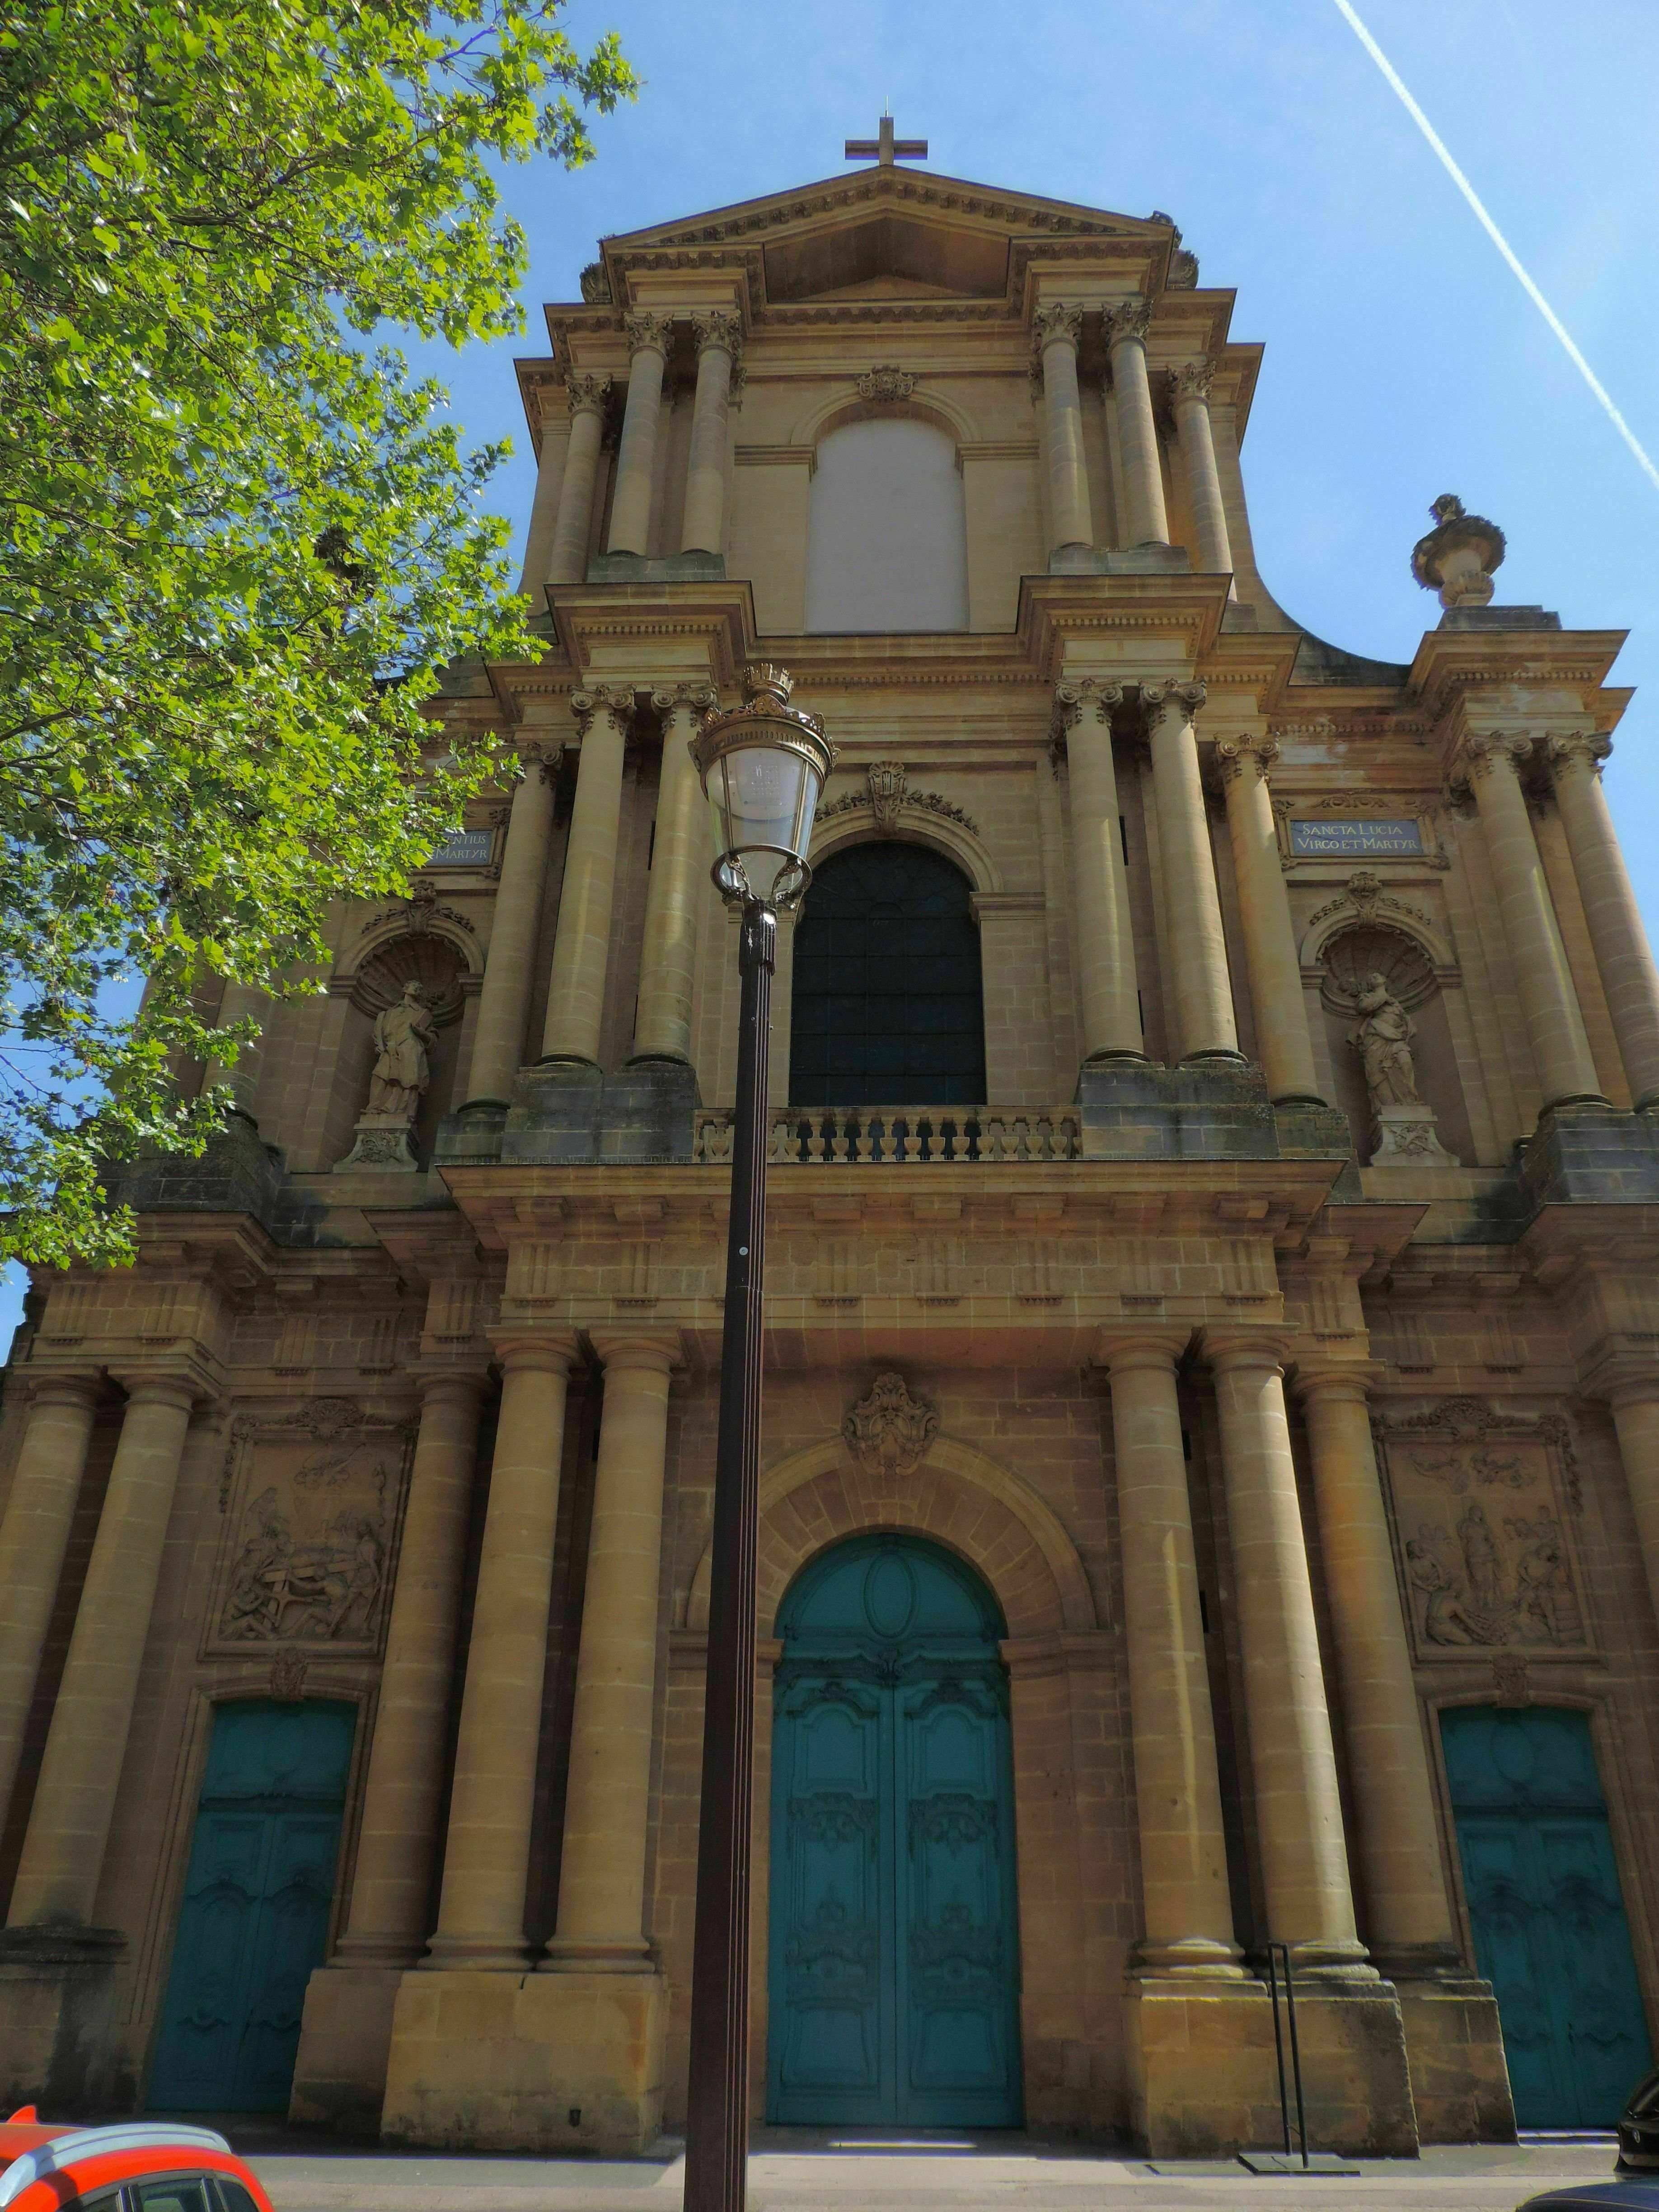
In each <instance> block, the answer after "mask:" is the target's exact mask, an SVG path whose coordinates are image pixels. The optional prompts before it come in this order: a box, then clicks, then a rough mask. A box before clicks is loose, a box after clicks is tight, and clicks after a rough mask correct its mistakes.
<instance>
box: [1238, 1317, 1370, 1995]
mask: <svg viewBox="0 0 1659 2212" xmlns="http://www.w3.org/2000/svg"><path fill="white" fill-rule="evenodd" d="M1204 1348H1205V1351H1206V1353H1207V1354H1208V1357H1209V1361H1210V1365H1211V1369H1212V1372H1213V1374H1214V1376H1215V1395H1216V1407H1217V1411H1218V1414H1219V1416H1220V1423H1221V1463H1222V1475H1223V1479H1224V1481H1225V1486H1226V1495H1227V1528H1228V1533H1229V1536H1230V1538H1231V1545H1232V1554H1233V1565H1234V1569H1235V1585H1234V1586H1235V1590H1236V1593H1237V1607H1238V1625H1239V1640H1240V1643H1241V1644H1242V1646H1243V1661H1244V1704H1245V1711H1246V1713H1247V1715H1248V1717H1249V1738H1250V1769H1251V1773H1252V1776H1253V1778H1254V1780H1255V1816H1256V1829H1257V1833H1258V1835H1259V1836H1260V1838H1261V1878H1262V1886H1263V1887H1264V1889H1265V1891H1266V1893H1267V1923H1268V1927H1267V1932H1268V1934H1269V1935H1270V1936H1273V1937H1275V1938H1277V1939H1279V1940H1281V1941H1283V1942H1288V1943H1290V1944H1291V1946H1292V1947H1293V1948H1294V1949H1295V1951H1296V1953H1297V1972H1304V1971H1308V1970H1312V1971H1314V1972H1325V1973H1336V1974H1344V1973H1346V1974H1353V1973H1356V1972H1360V1971H1362V1970H1363V1971H1364V1972H1367V1973H1369V1972H1370V1969H1366V1968H1364V1958H1365V1952H1364V1946H1363V1945H1362V1944H1361V1943H1360V1942H1359V1941H1358V1936H1357V1935H1356V1933H1355V1926H1354V1911H1353V1895H1352V1889H1351V1887H1350V1885H1349V1881H1348V1860H1347V1850H1346V1844H1345V1842H1344V1839H1343V1833H1342V1805H1341V1799H1340V1796H1339V1794H1338V1790H1337V1781H1336V1754H1335V1752H1334V1749H1333V1747H1332V1743H1331V1723H1330V1714H1329V1711H1328V1708H1327V1705H1326V1703H1325V1680H1324V1676H1323V1674H1322V1671H1321V1667H1320V1658H1319V1637H1318V1632H1317V1630H1316V1626H1315V1620H1314V1603H1313V1586H1312V1583H1311V1582H1310V1578H1309V1573H1308V1554H1307V1549H1306V1546H1305V1543H1304V1538H1303V1532H1302V1515H1301V1510H1300V1507H1299V1505H1298V1504H1297V1491H1296V1468H1295V1465H1294V1463H1293V1462H1292V1460H1291V1432H1290V1425H1289V1423H1288V1422H1287V1420H1286V1419H1285V1390H1284V1383H1283V1382H1282V1379H1281V1375H1282V1369H1281V1364H1280V1353H1279V1346H1278V1344H1277V1343H1276V1342H1274V1340H1273V1339H1271V1338H1264V1337H1261V1336H1256V1335H1253V1334H1249V1333H1247V1332H1245V1331H1243V1330H1226V1329H1221V1330H1216V1329H1212V1330H1206V1332H1205V1338H1204Z"/></svg>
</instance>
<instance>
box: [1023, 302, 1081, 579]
mask: <svg viewBox="0 0 1659 2212" xmlns="http://www.w3.org/2000/svg"><path fill="white" fill-rule="evenodd" d="M1033 321H1034V324H1035V326H1036V340H1037V349H1038V352H1039V354H1040V356H1041V357H1042V419H1043V430H1044V442H1045V444H1046V445H1047V447H1048V544H1049V550H1051V551H1053V552H1056V553H1057V552H1059V551H1060V549H1061V548H1062V547H1064V546H1067V545H1092V544H1094V538H1095V526H1094V520H1093V517H1092V516H1091V513H1090V509H1089V470H1088V465H1087V463H1086V461H1085V459H1084V450H1083V404H1082V401H1081V399H1080V398H1079V393H1078V386H1077V342H1078V337H1079V332H1080V331H1082V328H1083V310H1082V308H1081V307H1067V306H1066V303H1065V302H1064V301H1060V300H1054V301H1050V302H1049V303H1048V305H1047V306H1046V307H1039V308H1038V309H1037V311H1036V315H1035V316H1034V318H1033Z"/></svg>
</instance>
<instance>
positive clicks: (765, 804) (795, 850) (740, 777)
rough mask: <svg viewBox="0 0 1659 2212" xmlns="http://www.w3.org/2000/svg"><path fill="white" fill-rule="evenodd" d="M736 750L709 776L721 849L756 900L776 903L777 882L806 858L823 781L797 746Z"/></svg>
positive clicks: (761, 744) (761, 745)
mask: <svg viewBox="0 0 1659 2212" xmlns="http://www.w3.org/2000/svg"><path fill="white" fill-rule="evenodd" d="M756 735H757V741H756V742H755V743H754V744H738V745H734V746H733V747H732V750H730V751H729V752H726V753H723V754H722V755H721V756H720V758H719V759H718V760H717V761H715V762H714V763H713V764H712V765H711V767H710V769H709V771H708V800H709V805H711V806H712V808H713V809H714V836H715V838H716V840H717V841H718V849H719V851H720V853H721V854H726V855H730V856H731V857H732V859H734V860H737V861H738V863H739V864H740V866H741V867H742V871H743V877H744V884H746V886H747V889H748V892H749V896H750V897H751V898H757V899H763V900H765V901H767V902H771V900H772V898H773V896H774V894H775V891H776V890H777V886H778V879H779V878H780V876H781V875H782V874H783V872H784V871H785V870H786V869H793V868H794V867H796V866H799V863H800V862H801V861H803V860H805V858H806V848H807V847H808V846H809V845H810V844H811V841H812V817H813V815H814V813H815V812H816V811H817V803H818V793H819V792H820V791H821V790H822V789H823V777H822V776H821V775H820V774H819V772H818V770H817V767H816V766H815V764H814V763H812V762H811V761H809V760H808V759H807V758H806V757H805V754H804V753H803V752H800V751H799V750H797V749H796V748H795V747H794V746H793V745H782V744H776V743H775V742H773V743H768V742H767V741H766V739H765V738H764V736H763V734H762V733H761V732H760V731H757V733H756Z"/></svg>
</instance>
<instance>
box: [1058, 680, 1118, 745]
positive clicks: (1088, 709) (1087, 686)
mask: <svg viewBox="0 0 1659 2212" xmlns="http://www.w3.org/2000/svg"><path fill="white" fill-rule="evenodd" d="M1122 701H1123V686H1122V685H1121V684H1103V683H1102V682H1101V680H1100V678H1098V677H1096V676H1079V677H1074V678H1072V679H1071V680H1070V681H1068V682H1066V683H1065V684H1056V685H1055V686H1054V719H1055V720H1056V721H1057V722H1058V723H1059V724H1060V727H1061V729H1063V730H1066V731H1068V732H1069V731H1072V730H1074V729H1075V728H1076V727H1077V726H1078V724H1079V722H1080V721H1082V720H1084V719H1085V716H1087V717H1088V718H1090V719H1091V720H1094V721H1097V722H1100V723H1104V724H1107V725H1109V724H1110V722H1111V719H1112V709H1113V708H1114V707H1117V706H1121V704H1122Z"/></svg>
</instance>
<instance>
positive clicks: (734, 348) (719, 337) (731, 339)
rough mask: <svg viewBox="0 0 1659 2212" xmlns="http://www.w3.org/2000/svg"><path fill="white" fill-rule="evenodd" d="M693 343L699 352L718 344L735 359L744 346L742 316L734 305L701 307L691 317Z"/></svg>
mask: <svg viewBox="0 0 1659 2212" xmlns="http://www.w3.org/2000/svg"><path fill="white" fill-rule="evenodd" d="M691 343H692V344H693V345H694V346H695V347H696V350H697V352H698V353H699V354H701V353H702V351H703V349H705V348H706V347H708V346H718V347H719V348H720V351H721V352H723V353H728V354H730V355H731V356H732V360H733V361H735V360H736V359H737V357H738V353H739V352H740V351H741V349H742V346H743V318H742V316H741V315H739V314H738V312H737V310H736V309H735V308H733V307H707V308H700V309H699V310H698V312H697V313H696V314H695V315H693V316H692V318H691Z"/></svg>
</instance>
